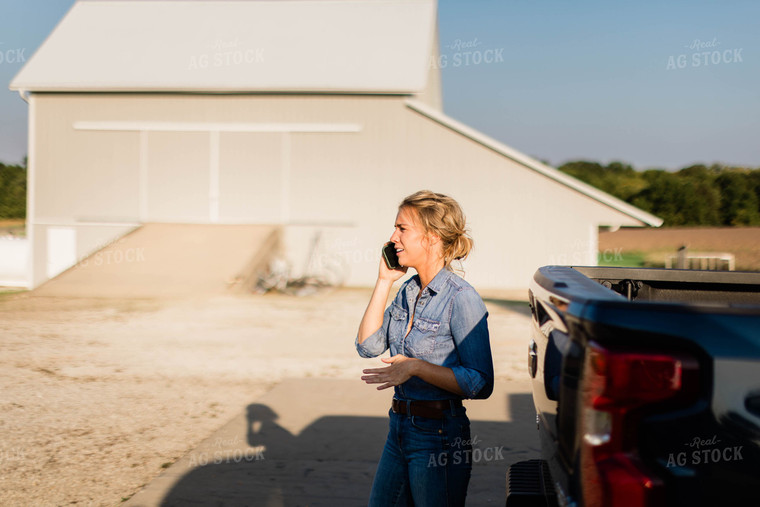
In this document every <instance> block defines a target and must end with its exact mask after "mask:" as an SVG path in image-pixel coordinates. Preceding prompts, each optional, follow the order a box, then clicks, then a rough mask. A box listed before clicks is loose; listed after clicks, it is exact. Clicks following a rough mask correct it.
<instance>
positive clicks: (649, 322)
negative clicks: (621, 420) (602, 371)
mask: <svg viewBox="0 0 760 507" xmlns="http://www.w3.org/2000/svg"><path fill="white" fill-rule="evenodd" d="M529 296H530V302H531V308H532V314H533V326H532V331H531V339H530V344H529V351H528V369H529V373H530V375H531V377H532V381H533V400H534V404H535V407H536V411H537V422H538V428H539V437H540V441H541V448H542V461H538V462H534V463H532V464H529V463H525V462H523V463H520V464H517V465H513V466H512V467H511V469H510V474H509V475H510V477H509V479H510V481H509V483H508V496H507V505H508V506H519V505H550V504H552V503H553V502H555V501H556V502H557V503H558V504H560V505H584V500H583V498H584V493H583V489H584V487H587V486H585V485H584V484H585V482H584V481H585V480H586V478H585V477H584V472H583V471H582V469H581V467H580V466H579V455H580V449H581V446H583V445H585V444H584V438H587V437H588V435H586V437H584V416H585V415H587V413H588V412H589V410H588V407H586V406H584V404H583V403H584V402H583V400H584V398H583V395H582V392H581V391H582V390H583V389H587V387H584V381H585V380H584V371H588V370H584V368H586V367H587V366H588V364H587V363H588V361H589V357H588V351H589V349H590V346H591V345H601V346H603V347H613V348H622V349H624V350H633V351H636V350H643V351H650V352H651V351H655V352H656V353H660V352H662V353H663V354H669V355H671V356H673V357H681V356H684V357H686V358H688V360H687V362H688V364H687V363H684V364H685V365H687V367H685V369H684V372H683V375H685V377H684V378H685V379H686V378H687V377H686V375H691V376H690V377H688V383H687V382H686V381H684V382H685V383H684V385H685V386H686V385H688V386H691V387H690V388H689V389H690V390H691V391H690V392H689V393H688V396H683V397H681V398H678V399H680V400H681V401H663V402H660V403H652V404H650V405H647V406H643V407H641V408H638V409H637V411H638V412H635V413H636V414H637V416H636V418H635V419H632V420H635V421H636V424H635V426H633V427H630V425H628V426H629V427H626V428H625V432H626V434H625V438H626V439H632V441H634V442H635V446H634V449H633V451H632V452H633V454H634V459H635V461H636V462H637V463H640V465H641V467H642V469H643V470H645V471H646V473H647V474H649V476H650V477H652V478H653V479H654V480H655V481H656V482H657V483H659V486H658V487H659V489H658V495H659V496H658V497H657V498H658V501H652V502H644V503H632V504H636V505H655V504H656V505H690V506H693V505H717V504H726V503H731V502H734V503H733V504H734V505H760V273H740V272H714V271H709V272H708V271H689V270H664V269H636V268H600V267H568V266H547V267H543V268H541V269H539V270H538V271H537V272H536V274H535V276H534V280H533V282H532V284H531V288H530V294H529ZM547 473H548V474H549V477H546V476H545V475H546V474H547ZM531 475H534V476H536V475H540V477H538V478H536V477H533V478H532V479H534V480H533V481H532V483H531V481H530V480H528V479H531ZM526 481H527V482H526ZM529 483H531V484H534V485H536V487H535V489H534V490H533V491H529V490H530V488H531V487H532V486H526V484H529ZM592 503H595V502H592ZM586 504H588V502H586Z"/></svg>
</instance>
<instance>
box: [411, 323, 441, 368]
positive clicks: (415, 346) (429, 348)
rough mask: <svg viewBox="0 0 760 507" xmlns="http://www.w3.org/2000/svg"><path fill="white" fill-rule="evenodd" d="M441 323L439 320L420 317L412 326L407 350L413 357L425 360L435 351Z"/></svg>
mask: <svg viewBox="0 0 760 507" xmlns="http://www.w3.org/2000/svg"><path fill="white" fill-rule="evenodd" d="M439 327H441V323H440V322H439V321H437V320H432V319H426V318H423V317H418V318H416V319H414V323H413V324H412V332H411V333H409V339H408V340H407V344H406V346H407V348H408V349H409V352H411V353H412V356H413V357H418V358H421V359H422V358H424V357H425V356H428V355H430V354H432V353H433V351H434V350H435V342H436V336H437V334H438V328H439Z"/></svg>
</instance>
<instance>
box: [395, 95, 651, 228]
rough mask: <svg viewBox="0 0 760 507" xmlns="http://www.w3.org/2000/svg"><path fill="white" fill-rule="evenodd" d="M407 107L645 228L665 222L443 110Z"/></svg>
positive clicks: (417, 105)
mask: <svg viewBox="0 0 760 507" xmlns="http://www.w3.org/2000/svg"><path fill="white" fill-rule="evenodd" d="M406 105H407V107H409V108H410V109H412V110H413V111H416V112H417V113H419V114H421V115H423V116H425V117H427V118H428V119H430V120H433V121H434V122H436V123H438V124H439V125H441V126H443V127H445V128H448V129H450V130H452V131H454V132H456V133H457V134H459V135H462V136H464V137H467V138H469V139H471V140H472V141H475V142H476V143H478V144H480V145H482V146H484V147H486V148H488V149H490V150H493V151H495V152H496V153H499V154H501V155H503V156H504V157H507V158H508V159H510V160H513V161H514V162H517V163H518V164H520V165H522V166H523V167H526V168H528V169H531V170H533V171H536V172H537V173H539V174H542V175H544V176H546V177H547V178H550V179H552V180H554V181H556V182H558V183H561V184H563V185H565V186H567V187H569V188H570V189H572V190H575V191H576V192H580V193H581V194H583V195H585V196H588V197H590V198H592V199H594V200H595V201H598V202H599V203H601V204H604V205H605V206H609V207H610V208H612V209H615V210H617V211H619V212H621V213H623V214H625V215H628V216H629V217H631V218H634V219H636V220H638V221H639V222H641V224H642V225H649V226H652V227H659V226H661V225H662V223H663V220H662V219H661V218H659V217H656V216H654V215H652V214H651V213H647V212H646V211H644V210H642V209H640V208H637V207H635V206H631V205H630V204H628V203H627V202H625V201H623V200H621V199H618V198H617V197H615V196H613V195H610V194H608V193H606V192H603V191H602V190H599V189H598V188H596V187H594V186H591V185H589V184H587V183H584V182H582V181H580V180H578V179H576V178H573V177H572V176H570V175H568V174H565V173H563V172H562V171H559V170H557V169H555V168H553V167H551V166H548V165H546V164H544V163H542V162H539V161H538V160H536V159H534V158H532V157H529V156H527V155H525V154H523V153H520V152H519V151H517V150H515V149H513V148H510V147H509V146H507V145H506V144H503V143H501V142H499V141H497V140H496V139H493V138H491V137H488V136H487V135H485V134H483V133H481V132H478V131H477V130H475V129H473V128H471V127H468V126H467V125H465V124H463V123H461V122H458V121H457V120H455V119H453V118H451V117H449V116H446V115H445V114H444V113H442V112H441V111H438V110H436V109H434V108H432V107H430V106H428V105H426V104H424V103H422V102H420V101H419V100H414V99H406Z"/></svg>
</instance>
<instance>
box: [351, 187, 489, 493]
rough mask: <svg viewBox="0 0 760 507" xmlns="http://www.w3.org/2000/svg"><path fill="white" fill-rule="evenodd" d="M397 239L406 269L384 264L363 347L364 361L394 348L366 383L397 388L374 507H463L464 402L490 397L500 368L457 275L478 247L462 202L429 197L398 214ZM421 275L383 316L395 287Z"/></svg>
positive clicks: (471, 293)
mask: <svg viewBox="0 0 760 507" xmlns="http://www.w3.org/2000/svg"><path fill="white" fill-rule="evenodd" d="M390 241H391V242H392V243H393V244H394V246H395V247H396V252H397V254H398V258H399V264H400V265H401V266H402V267H401V268H399V269H389V268H388V267H387V266H386V265H385V262H384V261H382V260H381V261H380V269H379V272H378V277H377V282H376V284H375V290H374V291H373V292H372V297H371V298H370V301H369V305H368V306H367V310H366V311H365V312H364V317H363V318H362V321H361V324H360V325H359V333H358V335H357V338H356V348H357V350H358V352H359V354H360V355H361V356H363V357H377V356H379V355H380V354H382V353H383V352H385V351H386V350H388V349H390V354H391V357H389V358H387V359H386V358H383V359H382V361H383V362H384V363H386V364H388V365H389V366H387V367H384V368H375V369H367V370H364V376H362V380H364V381H365V382H366V383H368V384H380V385H379V386H378V387H377V388H378V389H386V388H389V387H393V388H394V390H395V394H394V397H393V402H392V406H391V410H390V412H389V415H390V432H389V434H388V439H387V440H386V443H385V448H384V450H383V455H382V457H381V458H380V463H379V465H378V468H377V472H376V474H375V480H374V483H373V485H372V493H371V495H370V502H369V504H370V506H389V505H399V506H400V505H415V506H427V505H430V506H436V507H440V506H446V505H448V506H454V505H464V500H465V496H466V494H467V484H468V482H469V480H470V471H471V469H472V460H471V455H472V446H471V444H470V442H471V439H470V421H469V420H468V418H467V415H466V414H465V409H464V407H463V406H462V399H463V398H487V397H488V396H490V394H491V391H492V390H493V362H492V359H491V347H490V343H489V339H488V324H487V322H486V318H487V316H488V313H487V312H486V308H485V305H484V304H483V301H482V300H481V298H480V296H479V295H478V293H477V292H475V289H473V288H472V286H471V285H470V284H468V283H467V282H465V281H464V280H463V279H462V278H460V277H459V276H458V275H456V274H455V273H454V272H453V271H452V270H451V263H452V262H453V261H454V260H458V259H464V258H465V257H466V256H467V254H468V253H469V252H470V249H471V248H472V240H471V239H470V238H469V237H468V236H467V233H466V231H465V219H464V214H463V213H462V210H461V208H460V207H459V205H458V204H457V202H456V201H455V200H454V199H452V198H450V197H447V196H445V195H442V194H437V193H434V192H430V191H427V190H423V191H420V192H417V193H415V194H412V195H410V196H409V197H407V198H406V199H404V201H403V202H402V203H401V205H400V206H399V211H398V215H397V216H396V224H395V231H394V233H393V235H392V236H391V238H390ZM409 268H414V270H415V271H416V272H417V274H416V275H415V276H413V277H412V278H410V279H409V280H407V281H406V282H405V283H404V284H403V285H402V286H401V288H400V289H399V291H398V294H397V295H396V298H395V299H394V301H393V302H392V303H391V305H390V306H389V307H388V308H387V309H385V308H384V307H385V303H386V301H387V300H388V295H389V294H390V290H391V286H392V285H393V283H394V282H395V281H397V280H399V279H400V278H401V277H402V276H404V274H405V273H406V272H407V270H408V269H409Z"/></svg>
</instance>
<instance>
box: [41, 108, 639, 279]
mask: <svg viewBox="0 0 760 507" xmlns="http://www.w3.org/2000/svg"><path fill="white" fill-rule="evenodd" d="M35 101H36V107H35V111H36V113H35V114H36V121H35V126H36V127H35V136H36V143H35V147H36V148H35V150H34V157H33V161H34V166H35V169H34V174H35V176H34V181H33V182H32V185H33V187H34V193H35V197H36V198H35V201H34V202H35V204H34V213H33V217H34V218H33V220H34V222H35V223H34V224H33V226H34V227H35V238H36V239H35V246H34V256H35V264H34V265H35V272H36V274H35V285H37V284H38V283H39V281H41V280H43V279H44V278H45V273H46V270H47V267H46V266H47V265H48V264H49V260H50V259H48V257H49V256H50V255H51V252H53V251H55V249H54V248H53V249H52V250H51V248H49V247H48V245H46V244H45V243H46V241H47V239H46V238H48V237H49V236H50V234H51V233H49V232H48V229H49V228H55V227H58V228H59V229H60V228H61V227H75V228H76V229H77V232H76V233H75V234H74V235H73V237H74V241H75V243H76V245H75V250H76V252H77V255H79V253H80V252H83V251H85V250H87V248H90V247H91V246H92V245H93V244H98V243H104V242H108V241H110V240H112V239H114V238H116V237H118V235H120V234H123V233H124V231H126V230H129V229H130V224H137V223H144V222H155V221H157V222H198V223H217V222H218V223H278V224H284V225H286V226H287V231H286V246H288V247H289V249H288V254H289V257H290V261H291V262H292V263H293V265H294V270H295V271H294V272H295V273H296V274H297V273H298V272H299V271H300V272H303V271H305V270H309V269H311V270H317V271H319V270H321V271H324V272H328V271H329V272H335V271H340V272H341V273H343V275H344V276H345V278H346V281H347V282H348V283H349V284H350V285H369V284H372V283H373V282H374V277H375V276H376V272H377V263H378V257H377V255H378V251H379V248H380V246H381V244H382V243H383V242H384V241H386V240H387V238H388V237H389V236H390V235H391V233H392V229H393V219H394V217H395V214H396V206H397V204H398V202H399V201H400V200H401V199H402V198H403V197H404V196H405V195H407V194H409V193H411V192H413V191H415V190H418V189H420V188H430V189H432V190H436V191H439V192H444V193H448V194H450V195H452V196H454V197H455V198H457V199H458V200H459V201H460V203H461V204H462V206H463V208H464V210H465V212H466V213H467V215H468V219H469V223H470V227H471V229H472V234H473V237H474V238H475V242H476V249H475V251H474V252H473V255H472V257H471V258H470V259H469V260H468V261H467V262H466V264H465V271H466V273H467V278H468V280H470V281H472V283H474V284H475V285H476V286H479V287H486V288H523V287H525V286H527V283H528V281H529V279H530V277H531V276H532V274H533V272H534V271H535V269H536V268H537V267H538V266H540V265H542V264H547V263H554V262H557V263H561V262H562V261H563V260H566V261H567V262H569V263H576V264H592V263H593V262H594V260H595V254H596V230H597V226H598V225H600V224H606V225H638V223H637V222H636V221H634V220H632V219H630V218H629V217H627V216H625V215H623V214H621V213H620V212H618V211H615V210H613V209H611V208H609V207H607V206H604V205H601V204H599V203H598V202H596V201H594V200H592V199H591V198H589V197H586V196H584V195H581V194H580V193H578V192H576V191H574V190H570V189H568V188H567V187H566V186H564V185H561V184H559V183H557V182H555V181H553V180H551V179H549V178H547V177H545V176H543V175H540V174H538V173H536V172H534V171H533V170H529V169H526V168H525V167H523V166H522V165H520V164H518V163H516V162H513V161H511V160H509V159H507V158H505V157H504V156H503V155H501V154H498V153H496V152H495V151H493V150H491V149H489V148H486V147H484V146H482V145H481V144H478V143H477V142H475V141H472V140H470V139H468V138H466V137H464V136H462V135H460V134H459V133H457V132H454V131H453V130H451V129H448V128H446V127H444V126H442V125H440V124H438V123H436V122H434V121H432V120H430V119H428V118H426V117H424V116H422V115H421V114H419V113H417V112H415V111H413V110H412V109H410V108H409V107H407V106H406V105H405V102H404V99H403V98H402V97H393V96H375V97H364V96H328V95H322V96H319V95H318V96H297V95H287V96H275V95H197V96H188V95H174V94H161V95H158V94H157V95H150V94H136V95H129V94H99V95H88V94H43V95H37V96H35ZM115 125H116V126H115ZM199 125H201V127H198V126H199ZM203 125H207V126H208V129H207V130H204V128H205V127H202V126H203ZM251 125H254V126H256V127H251ZM304 125H305V127H304ZM315 125H319V126H320V128H321V129H322V130H323V131H320V132H315V131H314V126H315ZM119 126H120V127H119ZM354 127H355V129H353V128H354ZM119 128H122V130H118V129H119ZM199 128H200V130H198V129H199ZM246 128H247V129H250V128H257V129H260V130H263V131H257V132H251V131H245V129H246ZM114 129H117V130H114ZM193 129H195V130H193ZM230 129H232V131H231V130H230ZM235 129H237V131H235ZM267 129H269V130H270V131H266V130H267ZM352 129H353V130H352ZM309 130H311V131H309ZM84 230H86V231H88V232H87V233H86V234H85V233H84ZM67 234H68V235H67ZM56 235H57V236H56ZM52 237H58V238H59V241H60V242H61V245H64V244H66V242H67V241H69V239H66V238H71V237H72V235H71V234H69V233H62V232H60V231H59V232H58V233H53V236H52ZM84 237H87V243H88V245H85V244H84V243H83V241H84V240H83V239H82V238H84ZM66 249H68V250H70V249H71V247H70V246H67V247H66ZM312 253H313V255H312V256H311V257H309V255H310V254H312ZM64 257H65V256H64Z"/></svg>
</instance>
